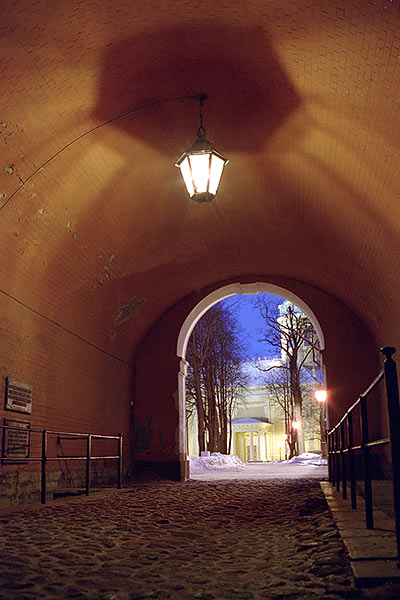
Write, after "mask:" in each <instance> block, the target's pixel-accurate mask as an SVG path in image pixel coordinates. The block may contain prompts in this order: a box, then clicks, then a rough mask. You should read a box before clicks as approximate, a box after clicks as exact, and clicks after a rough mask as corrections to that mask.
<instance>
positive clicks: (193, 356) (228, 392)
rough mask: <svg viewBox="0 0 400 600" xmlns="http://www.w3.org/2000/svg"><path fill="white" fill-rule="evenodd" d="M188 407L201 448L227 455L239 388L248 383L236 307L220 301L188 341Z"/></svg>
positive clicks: (201, 320) (197, 326)
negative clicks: (194, 418)
mask: <svg viewBox="0 0 400 600" xmlns="http://www.w3.org/2000/svg"><path fill="white" fill-rule="evenodd" d="M187 360H188V362H189V369H188V376H187V379H186V384H187V385H186V399H187V410H188V411H190V410H193V409H195V410H196V412H197V417H198V431H197V437H198V445H199V450H200V451H202V450H205V449H206V448H205V443H206V442H205V437H206V436H205V434H204V432H206V433H207V437H208V440H209V441H208V448H209V449H210V450H212V451H218V452H222V453H223V454H227V453H229V452H230V447H231V437H232V432H231V430H232V428H231V423H232V415H233V410H234V406H235V402H236V398H237V396H238V390H239V389H240V388H241V387H243V386H244V385H245V380H244V376H243V373H242V362H243V346H242V344H241V342H240V336H239V326H238V323H237V321H236V319H235V317H234V308H232V307H229V308H228V307H225V306H224V305H223V304H222V303H218V304H216V305H214V306H213V307H212V308H210V309H209V310H208V311H207V313H205V315H203V317H202V318H201V319H200V320H199V322H198V323H197V325H196V327H195V328H194V330H193V332H192V335H191V337H190V340H189V344H188V351H187Z"/></svg>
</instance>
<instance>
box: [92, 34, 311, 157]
mask: <svg viewBox="0 0 400 600" xmlns="http://www.w3.org/2000/svg"><path fill="white" fill-rule="evenodd" d="M199 90H206V91H207V94H208V96H209V98H210V99H212V102H211V100H210V101H209V102H208V103H207V128H208V133H209V136H210V139H214V140H217V141H218V146H220V147H221V148H223V149H224V151H225V152H227V153H229V152H230V151H235V152H236V151H239V152H254V151H257V150H260V149H262V148H263V147H264V146H265V143H266V141H267V140H268V138H269V137H270V136H271V135H272V134H273V133H274V132H275V131H276V130H277V129H278V128H279V127H281V125H282V124H283V122H284V121H285V120H286V119H287V118H288V117H289V115H290V114H291V113H292V112H293V111H294V110H296V109H297V108H298V106H299V105H300V103H301V102H300V97H299V96H298V94H297V92H296V90H295V89H294V86H293V84H292V83H291V82H290V80H289V78H288V76H287V75H286V73H285V70H284V68H283V67H282V65H281V63H280V60H279V57H278V56H277V54H276V53H275V51H274V49H273V48H272V45H271V43H270V42H269V40H268V37H267V35H266V34H265V32H264V31H263V30H262V29H261V28H252V29H248V30H245V29H238V28H231V27H228V26H225V25H223V26H211V27H207V28H204V27H201V26H199V25H195V26H194V27H190V28H189V27H188V28H176V29H168V30H162V31H150V30H149V31H148V32H147V33H146V34H141V35H139V36H137V37H134V38H130V39H125V40H122V41H118V42H116V43H115V44H114V45H112V46H111V47H110V46H109V47H107V49H106V50H105V53H104V56H103V69H102V76H101V80H100V81H99V89H98V101H97V106H96V108H95V115H94V116H95V118H96V119H97V120H99V121H106V120H109V119H110V118H113V117H116V116H118V115H121V114H123V113H125V112H128V111H129V110H133V109H135V108H137V107H142V106H146V105H151V104H152V103H157V102H159V101H165V100H168V99H171V98H182V97H186V96H192V97H193V96H194V95H195V94H198V93H199ZM195 116H196V115H195V114H194V111H193V103H192V102H190V101H185V102H180V103H175V102H171V103H165V104H163V103H160V104H159V105H158V106H157V108H149V109H146V110H145V111H141V113H140V114H133V115H132V117H128V118H126V119H121V120H116V121H115V122H114V123H113V126H114V127H118V128H122V129H123V130H124V132H125V133H128V134H130V135H132V136H133V137H135V138H139V139H142V140H144V141H145V142H146V144H148V145H149V146H156V147H157V149H158V151H160V150H161V151H162V152H165V153H168V154H169V155H172V156H174V155H175V156H176V155H178V156H179V153H180V152H182V146H183V147H188V146H189V144H190V143H191V141H192V140H190V137H188V136H189V135H190V133H191V132H193V130H195Z"/></svg>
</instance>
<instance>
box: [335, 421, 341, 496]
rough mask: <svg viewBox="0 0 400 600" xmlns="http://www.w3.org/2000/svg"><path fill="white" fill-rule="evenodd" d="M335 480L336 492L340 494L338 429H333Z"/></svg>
mask: <svg viewBox="0 0 400 600" xmlns="http://www.w3.org/2000/svg"><path fill="white" fill-rule="evenodd" d="M335 470H336V474H335V479H336V491H337V492H340V461H339V428H338V427H337V426H336V427H335Z"/></svg>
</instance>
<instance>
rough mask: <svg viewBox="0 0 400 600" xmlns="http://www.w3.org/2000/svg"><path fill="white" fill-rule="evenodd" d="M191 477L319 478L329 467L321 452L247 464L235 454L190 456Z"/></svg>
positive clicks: (325, 473) (326, 472) (203, 478)
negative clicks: (278, 460)
mask: <svg viewBox="0 0 400 600" xmlns="http://www.w3.org/2000/svg"><path fill="white" fill-rule="evenodd" d="M189 460H190V478H191V479H196V480H199V481H210V480H212V481H218V480H221V479H224V480H227V479H252V480H262V479H302V478H304V477H306V478H307V479H310V478H313V479H314V478H315V479H318V480H319V481H321V480H323V479H326V478H327V476H328V469H327V466H326V465H325V464H324V462H326V461H322V460H321V458H320V457H319V456H318V455H313V454H304V455H301V456H299V457H297V458H295V459H292V460H290V461H282V462H270V463H243V462H242V461H241V460H240V459H237V457H233V456H224V455H218V454H215V455H212V456H210V457H205V458H199V457H190V458H189Z"/></svg>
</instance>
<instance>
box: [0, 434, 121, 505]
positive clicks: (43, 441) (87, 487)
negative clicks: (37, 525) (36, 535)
mask: <svg viewBox="0 0 400 600" xmlns="http://www.w3.org/2000/svg"><path fill="white" fill-rule="evenodd" d="M0 429H2V430H12V431H21V428H20V427H13V426H12V425H0ZM24 431H25V430H24ZM26 431H27V432H29V434H31V433H40V434H41V455H40V456H37V457H29V456H27V457H15V458H13V457H10V458H9V457H7V456H4V455H3V451H2V453H1V460H2V461H6V462H7V463H10V464H15V463H21V462H40V463H41V493H40V498H41V503H42V504H46V465H47V463H48V462H49V461H57V460H58V461H59V460H66V461H67V460H85V461H86V468H85V471H86V481H85V494H86V496H89V494H90V463H91V461H92V460H100V459H116V460H117V488H118V489H121V487H122V433H119V434H118V435H100V434H93V433H75V432H73V433H67V432H64V431H49V430H46V429H30V428H29V429H26ZM49 435H56V436H57V443H60V441H61V440H62V439H82V440H86V453H85V455H84V456H79V455H70V456H65V455H64V454H62V455H60V454H58V455H57V456H48V455H47V449H48V436H49ZM94 439H95V440H118V454H116V455H111V456H94V455H93V454H92V440H94Z"/></svg>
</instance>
